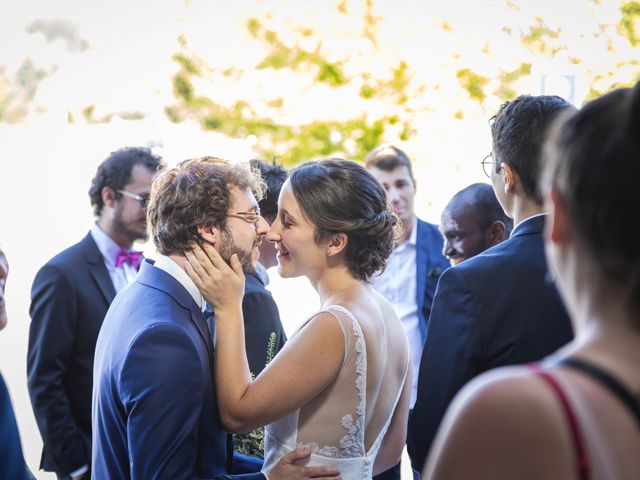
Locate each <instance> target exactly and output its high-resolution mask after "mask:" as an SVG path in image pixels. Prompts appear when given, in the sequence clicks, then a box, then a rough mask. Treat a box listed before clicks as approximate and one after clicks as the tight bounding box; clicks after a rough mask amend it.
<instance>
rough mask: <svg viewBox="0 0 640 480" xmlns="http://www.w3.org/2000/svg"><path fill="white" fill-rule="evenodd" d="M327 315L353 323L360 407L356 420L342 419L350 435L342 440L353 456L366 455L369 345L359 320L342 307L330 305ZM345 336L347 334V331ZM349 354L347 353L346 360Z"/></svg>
mask: <svg viewBox="0 0 640 480" xmlns="http://www.w3.org/2000/svg"><path fill="white" fill-rule="evenodd" d="M323 311H325V312H327V313H331V314H332V315H333V316H334V317H336V318H337V319H338V321H340V318H339V317H338V316H337V315H336V314H335V312H340V313H342V314H343V315H344V316H345V317H347V318H348V319H349V320H350V321H351V329H352V332H353V336H354V339H355V343H354V342H351V344H352V345H354V348H355V352H356V355H357V356H356V388H357V389H358V397H359V399H358V406H357V407H356V419H355V421H354V419H353V418H352V417H351V415H345V416H344V417H343V419H342V425H343V426H344V427H345V428H347V430H348V432H349V433H348V434H347V435H346V436H345V437H344V438H343V439H342V440H341V442H340V443H341V445H342V446H343V447H348V449H350V450H352V453H353V454H357V455H364V454H365V450H364V429H365V412H366V411H367V410H366V407H367V345H366V342H365V340H364V333H363V332H362V327H361V326H360V323H359V322H358V319H357V318H356V317H355V316H354V315H353V314H352V313H351V312H350V311H349V310H347V309H346V308H345V307H343V306H342V305H330V306H328V307H326V308H325V309H323ZM345 335H347V332H346V331H345ZM346 357H347V352H345V358H346Z"/></svg>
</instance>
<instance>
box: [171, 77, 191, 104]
mask: <svg viewBox="0 0 640 480" xmlns="http://www.w3.org/2000/svg"><path fill="white" fill-rule="evenodd" d="M187 73H188V72H185V73H178V74H176V75H175V76H174V77H173V91H174V93H175V94H176V95H177V96H178V97H180V98H182V99H184V101H185V102H187V103H189V102H191V101H192V100H193V86H192V85H191V81H190V80H189V77H188V76H187Z"/></svg>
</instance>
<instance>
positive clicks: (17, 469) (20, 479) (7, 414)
mask: <svg viewBox="0 0 640 480" xmlns="http://www.w3.org/2000/svg"><path fill="white" fill-rule="evenodd" d="M8 275H9V262H8V261H7V257H6V256H5V254H4V251H3V250H2V248H0V330H2V329H3V328H4V327H6V326H7V308H6V305H5V302H4V288H5V285H6V283H7V277H8ZM0 478H2V479H7V480H30V479H33V476H32V475H31V472H30V471H29V468H28V467H27V464H26V463H25V461H24V456H23V455H22V444H21V443H20V433H19V432H18V425H17V424H16V416H15V414H14V413H13V406H12V405H11V397H10V396H9V390H7V386H6V385H5V383H4V378H3V377H2V375H0Z"/></svg>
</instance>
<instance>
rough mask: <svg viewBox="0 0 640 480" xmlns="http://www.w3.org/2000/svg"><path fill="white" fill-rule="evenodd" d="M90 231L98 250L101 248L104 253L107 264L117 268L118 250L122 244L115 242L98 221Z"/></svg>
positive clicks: (103, 256)
mask: <svg viewBox="0 0 640 480" xmlns="http://www.w3.org/2000/svg"><path fill="white" fill-rule="evenodd" d="M90 232H91V236H92V237H93V240H94V241H95V242H96V245H97V246H98V250H100V253H101V254H102V258H104V261H105V264H106V265H107V266H109V267H112V268H115V266H116V257H117V256H118V251H119V250H120V248H121V247H120V245H118V244H117V243H116V242H114V241H113V239H112V238H111V237H110V236H109V235H107V234H106V233H105V232H104V230H102V229H101V228H100V226H99V225H98V223H97V222H96V223H94V224H93V227H91V230H90Z"/></svg>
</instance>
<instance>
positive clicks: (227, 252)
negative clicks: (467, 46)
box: [218, 230, 257, 274]
mask: <svg viewBox="0 0 640 480" xmlns="http://www.w3.org/2000/svg"><path fill="white" fill-rule="evenodd" d="M256 240H257V238H256ZM218 253H219V254H220V256H221V257H222V259H223V260H224V261H225V262H227V263H229V262H230V261H231V256H232V255H233V254H234V253H235V254H237V255H238V260H240V263H241V264H242V271H243V272H244V273H250V274H251V273H256V266H255V264H254V263H253V258H252V257H253V249H252V250H249V251H248V250H245V249H243V248H240V247H238V246H237V245H235V244H234V243H233V237H232V236H231V233H229V232H228V231H227V230H223V232H222V234H221V235H220V243H219V245H218Z"/></svg>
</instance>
